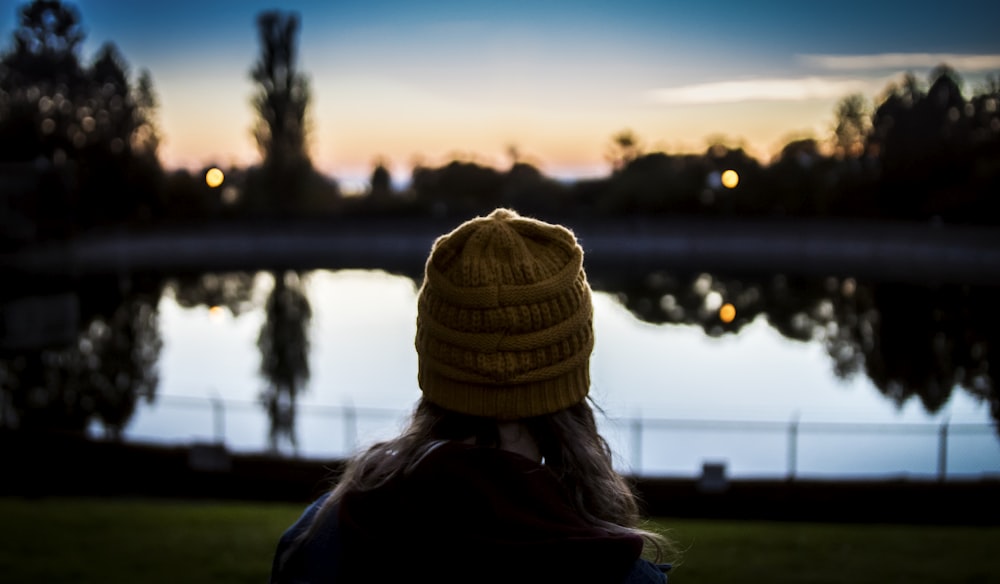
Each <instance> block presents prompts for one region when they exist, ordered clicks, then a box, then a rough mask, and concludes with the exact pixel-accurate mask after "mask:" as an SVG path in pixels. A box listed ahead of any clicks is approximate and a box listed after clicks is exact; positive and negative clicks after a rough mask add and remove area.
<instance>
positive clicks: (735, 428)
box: [126, 271, 1000, 477]
mask: <svg viewBox="0 0 1000 584" xmlns="http://www.w3.org/2000/svg"><path fill="white" fill-rule="evenodd" d="M257 283H258V289H257V293H258V294H259V295H260V297H261V298H263V297H264V296H266V294H267V292H268V291H269V289H270V286H271V281H270V280H269V277H268V276H266V275H265V276H259V277H258V280H257ZM306 291H307V294H308V297H309V300H310V303H311V305H312V310H313V318H312V322H311V325H310V329H309V330H310V338H311V353H310V359H311V360H310V367H311V377H310V381H309V384H308V386H307V388H306V391H305V393H304V395H303V396H302V397H301V399H300V402H299V403H300V404H301V409H300V414H299V423H298V432H297V436H298V455H300V456H305V457H310V458H325V457H335V456H342V455H344V454H346V453H349V452H351V451H352V450H353V449H354V448H356V447H358V446H363V445H365V444H367V443H369V442H370V441H372V440H375V439H377V438H380V437H386V436H388V435H391V434H393V433H394V432H395V431H396V430H397V429H398V428H399V425H400V423H401V421H402V420H403V419H404V418H405V416H406V414H407V412H408V410H409V408H410V407H411V406H412V404H413V403H414V401H415V400H416V399H417V398H418V396H419V389H418V387H417V385H416V370H417V360H416V354H415V353H414V350H413V335H414V332H415V328H416V327H415V319H416V303H415V299H416V288H415V284H414V282H413V280H411V279H409V278H406V277H402V276H393V275H389V274H386V273H384V272H378V271H336V272H331V271H317V272H313V273H311V274H310V275H309V276H308V277H307V279H306ZM262 304H263V302H262V301H261V302H258V303H256V306H260V305H262ZM263 320H264V315H263V311H262V310H261V309H260V308H255V309H252V310H250V311H247V312H244V313H241V314H239V315H238V316H234V315H233V314H232V313H231V312H229V311H228V310H225V309H220V308H215V309H208V308H205V307H198V308H182V307H181V306H180V305H179V304H178V303H177V302H176V301H175V300H174V299H173V297H172V296H171V295H170V294H169V293H168V294H166V295H165V296H164V298H163V299H162V300H161V302H160V330H161V334H162V338H163V350H162V353H161V357H160V361H159V369H160V379H161V381H160V388H159V393H158V397H157V399H156V401H155V403H154V404H152V405H144V406H140V409H139V411H138V413H137V415H136V417H135V418H134V420H133V421H132V423H131V425H130V426H129V428H128V430H127V432H126V436H127V437H128V438H129V439H131V440H137V441H154V442H168V443H190V442H192V441H196V442H208V441H216V440H222V441H224V442H225V443H226V444H227V446H228V447H230V448H231V449H233V450H236V451H262V450H265V449H266V447H267V420H266V416H265V415H264V413H263V410H262V408H261V407H260V406H259V405H258V404H257V402H256V399H257V396H258V394H259V392H260V391H261V389H262V388H263V384H264V382H263V380H262V378H261V377H260V376H259V375H258V367H259V363H260V354H259V352H258V350H257V346H256V340H257V335H258V332H259V331H260V327H261V324H262V323H263ZM595 327H596V335H597V342H596V348H595V351H594V356H593V359H592V362H591V371H592V381H593V388H592V392H591V395H592V397H593V398H594V400H595V401H596V403H597V404H598V405H599V406H600V407H601V408H602V409H603V410H604V411H605V414H606V417H604V418H602V419H601V427H602V429H603V431H604V432H605V434H606V435H607V436H608V438H609V439H610V441H611V444H612V447H613V448H614V449H615V451H616V453H617V454H618V457H619V458H618V465H619V467H620V468H621V469H622V470H625V471H630V472H635V473H639V474H645V475H677V476H692V475H697V474H699V473H700V472H701V468H702V465H703V464H704V463H706V462H722V463H724V464H725V465H726V469H727V473H728V474H729V476H732V477H780V476H787V475H788V474H790V473H792V472H794V473H795V474H796V475H797V476H815V477H849V476H858V477H876V476H885V475H892V476H900V475H906V476H918V477H924V476H934V475H936V474H937V473H938V472H939V471H940V470H941V469H942V465H943V468H944V469H945V470H946V473H947V475H948V476H949V477H966V476H968V477H972V476H981V475H984V474H1000V440H998V438H997V436H996V433H995V432H994V430H993V428H992V427H991V419H990V415H989V411H988V407H987V405H986V404H982V403H978V402H977V401H976V400H975V399H974V398H972V397H970V396H969V395H968V394H967V393H966V392H965V391H964V390H962V389H956V390H955V391H954V392H953V394H952V398H951V400H950V401H949V402H948V403H947V404H946V405H945V407H944V408H943V409H942V410H941V411H939V412H938V413H936V414H929V413H927V412H926V411H925V410H924V408H923V406H922V405H921V404H920V402H919V401H918V400H916V399H910V400H909V401H907V402H905V403H904V404H903V406H902V407H897V406H896V405H895V404H894V403H893V402H891V401H890V400H888V399H887V398H886V397H885V396H883V395H882V394H881V393H879V391H878V390H877V389H876V388H875V387H873V385H872V383H871V381H870V380H869V379H868V378H867V377H865V376H864V375H863V374H857V375H855V376H853V377H851V378H848V379H846V380H845V379H838V378H837V377H836V376H835V375H834V373H833V363H832V361H831V358H830V356H829V355H828V354H827V353H826V352H825V351H824V349H823V347H822V346H821V345H819V344H818V343H803V342H796V341H791V340H788V339H787V338H785V337H782V336H781V335H780V334H779V333H778V332H776V331H775V330H774V329H772V328H771V327H770V326H769V325H768V324H767V322H765V321H764V320H763V319H762V318H758V319H757V320H755V321H754V322H752V323H751V324H750V325H749V326H746V327H744V328H743V329H742V330H741V331H740V332H739V333H738V334H727V335H723V336H721V337H709V336H707V335H705V334H704V332H703V331H702V330H701V329H700V328H696V327H690V326H678V325H654V324H650V323H646V322H643V321H640V320H638V319H636V318H635V317H634V316H633V315H632V314H631V313H630V312H628V311H627V310H626V309H625V308H624V307H623V306H622V305H621V304H620V303H619V302H618V301H617V300H616V299H615V298H614V297H612V296H611V295H608V294H605V293H600V292H598V293H597V294H596V295H595ZM796 423H797V424H798V425H795V424H796ZM796 430H797V431H796ZM942 430H943V431H945V432H946V433H947V434H946V436H945V437H944V438H945V439H944V440H942ZM793 437H794V440H792V438H793ZM790 444H794V446H793V447H791V446H790ZM942 446H943V449H942ZM942 455H943V456H944V459H942Z"/></svg>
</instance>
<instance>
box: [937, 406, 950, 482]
mask: <svg viewBox="0 0 1000 584" xmlns="http://www.w3.org/2000/svg"><path fill="white" fill-rule="evenodd" d="M947 478H948V419H947V418H945V419H944V421H942V422H941V429H940V430H939V431H938V480H939V481H944V480H945V479H947Z"/></svg>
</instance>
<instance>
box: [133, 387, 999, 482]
mask: <svg viewBox="0 0 1000 584" xmlns="http://www.w3.org/2000/svg"><path fill="white" fill-rule="evenodd" d="M409 413H410V409H409V407H400V408H373V407H363V406H354V405H351V404H343V405H319V404H300V405H299V409H298V418H297V427H296V436H297V441H296V444H295V445H294V446H292V445H290V444H286V445H283V446H282V448H281V449H280V450H279V452H282V453H284V454H285V455H288V456H304V457H310V458H339V457H344V456H348V455H350V454H351V453H353V452H354V451H355V450H356V449H357V448H358V447H360V446H363V445H364V444H365V443H368V442H370V441H373V440H376V439H379V438H388V437H390V436H392V435H394V434H395V433H396V432H397V431H398V430H399V429H400V427H401V425H402V424H403V423H404V421H405V419H406V417H407V416H408V415H409ZM599 426H600V427H601V430H602V433H604V434H605V437H606V438H607V439H608V441H609V442H610V443H611V446H612V448H613V450H615V452H616V453H617V454H618V456H619V457H620V460H619V462H620V466H621V467H623V468H622V470H626V471H628V472H629V473H631V474H634V475H637V476H650V475H663V474H681V475H683V474H687V475H690V474H692V473H695V474H697V473H698V472H703V471H704V469H706V468H707V467H708V466H709V463H711V465H712V466H714V467H716V468H718V466H719V464H720V463H721V464H722V465H723V467H725V466H727V465H732V467H733V468H734V469H736V470H737V471H738V474H739V473H742V474H749V475H771V476H780V477H783V478H787V479H793V478H796V477H801V476H806V475H817V474H819V475H825V476H829V477H833V478H836V477H847V476H857V475H865V474H868V475H879V474H895V475H920V476H932V477H936V478H937V479H938V480H946V479H950V478H957V477H959V476H963V475H976V474H978V475H1000V435H998V432H997V429H996V427H995V426H994V425H993V424H989V423H955V422H950V421H948V420H944V421H942V422H939V423H883V422H830V421H806V420H801V419H798V418H793V419H790V420H787V421H760V420H756V421H755V420H731V419H729V420H722V419H718V420H709V419H680V418H678V419H668V418H654V417H638V416H619V417H615V416H609V417H607V418H599ZM267 430H268V420H267V416H266V414H265V412H264V410H263V408H262V407H261V406H260V404H258V403H257V402H254V401H250V400H234V399H223V398H221V397H199V396H177V395H161V396H158V397H157V398H156V401H155V403H154V404H152V405H150V406H144V407H142V408H140V410H139V411H138V412H137V415H136V418H135V419H134V422H133V424H132V426H130V428H129V429H128V430H127V431H126V439H128V440H132V441H140V442H167V443H169V442H174V443H176V442H211V443H215V444H221V445H225V446H226V447H227V448H229V449H230V450H233V451H265V450H267V449H269V448H270V444H269V443H268V439H267V436H268V431H267ZM665 460H667V461H670V462H666V463H665V462H664V461H665ZM865 461H867V462H866V464H862V462H865ZM866 465H867V467H868V468H867V469H865V468H863V467H865V466H866Z"/></svg>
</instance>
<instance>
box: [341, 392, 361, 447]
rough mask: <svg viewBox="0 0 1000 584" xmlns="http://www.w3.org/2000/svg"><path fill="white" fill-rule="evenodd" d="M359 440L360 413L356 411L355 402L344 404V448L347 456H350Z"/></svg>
mask: <svg viewBox="0 0 1000 584" xmlns="http://www.w3.org/2000/svg"><path fill="white" fill-rule="evenodd" d="M357 441H358V413H357V412H356V411H354V405H353V404H350V403H348V404H345V405H344V448H345V449H346V452H345V453H344V454H345V455H347V456H350V454H351V452H352V451H353V450H354V448H355V446H356V444H357Z"/></svg>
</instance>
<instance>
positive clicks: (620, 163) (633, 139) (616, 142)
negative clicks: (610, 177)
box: [606, 129, 642, 172]
mask: <svg viewBox="0 0 1000 584" xmlns="http://www.w3.org/2000/svg"><path fill="white" fill-rule="evenodd" d="M641 154H642V145H641V143H640V142H639V137H638V136H637V135H636V134H635V132H633V131H632V130H630V129H625V130H622V131H620V132H618V133H617V134H615V135H614V136H612V137H611V144H610V145H608V152H607V155H606V158H607V159H608V162H610V163H611V170H612V171H613V172H614V171H619V170H621V169H623V168H625V167H626V166H628V164H629V163H630V162H632V161H633V160H635V159H636V158H638V157H639V156H640V155H641Z"/></svg>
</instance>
